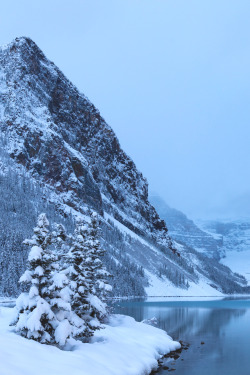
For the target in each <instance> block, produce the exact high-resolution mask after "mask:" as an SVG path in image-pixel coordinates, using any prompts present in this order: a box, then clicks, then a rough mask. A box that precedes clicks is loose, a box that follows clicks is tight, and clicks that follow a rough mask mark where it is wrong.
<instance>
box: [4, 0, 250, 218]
mask: <svg viewBox="0 0 250 375" xmlns="http://www.w3.org/2000/svg"><path fill="white" fill-rule="evenodd" d="M249 19H250V2H249V0H239V1H236V0H233V1H231V0H219V1H218V0H202V1H201V0H196V1H193V0H190V1H189V0H180V1H178V0H171V1H170V0H150V1H149V0H141V1H137V0H113V1H112V0H87V1H85V0H79V1H77V0H71V1H64V0H60V1H59V0H53V1H52V0H50V1H48V0H36V1H34V0H32V1H31V0H29V1H27V0H22V1H17V0H16V1H13V0H12V1H9V2H7V1H5V2H2V3H1V12H0V44H5V43H8V42H10V41H11V40H12V39H14V38H15V37H16V36H29V37H31V38H32V39H33V40H34V41H35V42H36V43H37V44H38V45H39V47H40V48H41V49H42V50H43V51H44V52H45V54H46V55H47V57H48V58H49V59H50V60H52V61H54V62H55V63H56V64H57V65H58V66H59V68H60V69H61V70H62V71H63V72H64V73H65V74H66V76H67V77H68V78H69V79H71V80H72V81H73V83H74V84H75V85H76V86H77V87H78V88H79V89H80V91H82V92H84V93H85V95H87V96H88V97H89V99H90V100H91V101H92V102H93V103H94V104H95V105H96V106H97V108H98V109H99V110H100V112H101V114H102V115H103V117H104V118H105V119H106V121H107V122H108V123H109V124H110V125H111V127H112V128H113V129H114V130H115V132H116V134H117V136H118V138H119V140H120V143H121V145H122V147H123V148H124V150H125V151H126V152H127V153H128V154H129V155H130V156H131V157H132V159H133V160H134V161H135V163H136V165H137V166H138V168H139V169H140V170H141V171H142V172H143V174H144V176H145V177H147V179H148V182H149V185H150V186H151V188H152V189H153V190H154V191H157V192H158V193H159V194H160V195H161V196H162V197H163V198H164V199H165V200H166V202H167V203H168V204H169V205H171V206H172V207H175V208H178V209H181V210H182V211H184V212H185V213H186V214H188V215H190V216H191V217H208V216H214V217H215V216H219V215H222V216H226V215H234V216H237V215H247V214H248V212H249V216H250V173H249V165H250V121H249V120H250V107H249V93H250V92H249V91H250V22H249Z"/></svg>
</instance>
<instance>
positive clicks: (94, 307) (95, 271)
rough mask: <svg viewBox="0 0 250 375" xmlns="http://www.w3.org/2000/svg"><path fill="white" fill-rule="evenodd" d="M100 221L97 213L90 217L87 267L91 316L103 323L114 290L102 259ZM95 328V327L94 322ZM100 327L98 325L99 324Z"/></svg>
mask: <svg viewBox="0 0 250 375" xmlns="http://www.w3.org/2000/svg"><path fill="white" fill-rule="evenodd" d="M99 232H100V230H99V219H98V215H97V213H96V212H92V213H91V215H90V223H88V233H87V238H86V246H85V247H86V266H87V267H88V272H89V279H90V287H91V289H90V295H89V304H90V315H91V317H92V318H95V319H97V321H99V322H102V321H103V320H104V318H105V317H106V316H107V315H108V311H107V304H106V299H107V295H108V293H109V292H110V291H111V290H112V287H111V285H109V283H108V282H107V278H108V277H109V276H110V274H109V272H107V271H106V269H105V267H104V265H103V262H102V260H101V258H102V257H103V255H104V250H103V248H102V247H101V244H100V240H99V237H100V233H99ZM92 324H93V328H94V327H95V323H94V320H92ZM97 326H98V324H97Z"/></svg>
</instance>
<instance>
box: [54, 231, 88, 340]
mask: <svg viewBox="0 0 250 375" xmlns="http://www.w3.org/2000/svg"><path fill="white" fill-rule="evenodd" d="M52 238H53V240H52V241H53V244H54V246H55V248H56V253H57V260H58V256H60V258H61V261H60V263H59V262H57V270H55V272H54V273H53V276H52V284H51V286H50V288H49V289H50V291H51V300H50V304H51V306H52V311H53V313H54V314H55V317H56V319H57V327H56V329H55V341H56V342H57V343H58V344H59V345H60V346H62V345H64V344H65V343H66V342H67V339H68V338H70V337H71V336H72V335H75V336H77V335H78V336H79V335H84V333H85V331H86V325H85V322H84V321H83V320H82V319H81V318H80V317H78V316H77V315H76V314H75V313H74V312H73V311H72V309H71V303H72V297H73V295H74V293H73V292H72V289H71V288H70V279H69V277H68V275H69V269H68V268H67V267H66V262H67V254H66V253H65V252H66V249H67V248H68V244H67V243H66V242H67V234H66V230H65V228H64V226H63V225H62V224H55V225H54V231H53V233H52ZM65 267H66V268H65Z"/></svg>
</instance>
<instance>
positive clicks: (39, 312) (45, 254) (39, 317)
mask: <svg viewBox="0 0 250 375" xmlns="http://www.w3.org/2000/svg"><path fill="white" fill-rule="evenodd" d="M48 226H49V222H48V220H47V218H46V215H45V214H41V215H39V217H38V221H37V226H36V227H35V228H34V235H33V237H32V239H31V240H25V241H24V243H25V244H27V245H30V246H32V248H31V250H30V253H29V256H28V269H27V270H26V271H25V273H24V274H23V275H22V276H21V278H20V283H22V284H24V285H25V286H26V287H29V292H26V293H22V294H21V295H20V296H19V297H18V298H17V301H16V310H17V316H16V319H15V321H14V322H13V324H14V325H15V326H16V331H17V332H19V333H20V334H21V335H22V336H24V337H27V338H29V339H33V340H36V341H39V342H41V343H52V342H53V340H54V330H55V326H56V317H55V315H54V313H53V312H52V310H51V306H50V304H49V302H48V301H49V299H50V289H49V286H50V285H49V280H50V276H51V272H52V269H53V263H54V261H55V258H54V255H53V253H52V252H51V251H50V250H49V248H48V247H49V245H50V242H51V236H50V233H49V230H48Z"/></svg>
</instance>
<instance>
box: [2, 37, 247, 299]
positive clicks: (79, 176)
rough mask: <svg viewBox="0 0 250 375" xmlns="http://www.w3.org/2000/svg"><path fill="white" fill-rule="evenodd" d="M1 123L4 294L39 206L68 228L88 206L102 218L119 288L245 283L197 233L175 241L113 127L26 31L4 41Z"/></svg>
mask: <svg viewBox="0 0 250 375" xmlns="http://www.w3.org/2000/svg"><path fill="white" fill-rule="evenodd" d="M0 130H1V137H0V142H1V152H0V193H1V194H0V195H1V197H2V198H1V199H2V205H1V207H0V217H1V220H0V223H1V227H0V228H1V240H0V249H1V253H0V292H1V293H2V294H9V295H14V294H16V293H17V292H18V283H17V280H18V277H19V274H21V273H22V272H23V268H24V266H25V261H26V258H27V254H26V250H25V249H24V247H23V245H21V243H22V240H23V239H24V238H25V237H27V236H28V235H30V232H31V229H32V226H34V224H35V223H34V222H35V217H36V215H37V214H38V213H40V212H41V210H42V211H46V213H47V214H48V216H49V218H50V220H51V221H54V220H56V221H58V220H59V221H62V222H63V223H64V224H65V225H66V227H67V229H68V230H69V231H71V230H72V227H73V217H74V216H75V215H78V214H83V215H87V214H88V209H89V208H91V209H94V210H96V211H97V212H98V213H99V215H100V217H101V218H102V242H103V246H104V247H105V248H106V249H107V255H106V259H105V261H106V265H107V268H108V270H109V271H111V273H113V274H114V278H113V281H112V282H113V287H114V294H115V295H143V294H144V293H145V292H146V293H147V294H149V295H174V294H177V295H182V294H189V295H190V294H191V295H194V294H199V295H209V294H210V295H211V294H220V293H221V292H226V293H230V292H244V290H245V289H244V286H245V280H244V278H242V277H241V276H239V275H235V274H233V273H232V272H231V271H230V269H228V268H227V267H225V266H223V265H221V264H220V263H218V261H217V260H216V259H212V258H211V259H209V258H208V257H207V256H206V254H202V253H200V252H198V251H196V250H195V249H193V248H192V247H191V246H193V243H194V242H192V241H191V240H190V241H191V242H189V243H188V245H187V244H186V243H185V244H182V243H180V242H179V243H178V242H176V241H175V242H174V243H173V242H172V240H171V238H170V236H169V234H168V229H167V226H166V224H165V222H164V220H162V218H161V217H160V216H159V214H158V213H157V211H156V209H155V208H154V206H153V205H152V204H151V203H150V202H149V200H148V184H147V181H146V179H145V178H144V177H143V175H142V174H141V172H139V171H138V170H137V168H136V166H135V164H134V162H133V161H132V160H131V159H130V158H129V157H128V156H127V155H126V153H125V152H124V151H123V150H122V149H121V147H120V144H119V141H118V139H117V137H116V135H115V134H114V132H113V130H112V129H111V128H110V127H109V126H108V125H107V124H106V122H105V120H104V119H103V118H102V117H101V115H100V113H99V111H98V110H97V109H96V108H95V106H94V105H93V104H92V103H91V102H90V101H89V100H88V99H87V98H86V97H85V96H84V95H83V94H81V93H80V92H79V91H78V90H77V88H76V87H75V86H74V85H73V84H72V83H71V82H70V81H69V80H68V79H67V78H66V77H65V76H64V75H63V73H62V72H61V71H60V70H59V69H58V68H57V67H56V66H55V65H54V64H53V63H52V62H51V61H49V60H48V59H47V58H46V57H45V56H44V54H43V53H42V51H41V50H40V49H39V48H38V47H37V46H36V44H35V43H34V42H33V41H32V40H30V39H29V38H16V39H15V40H14V41H13V42H12V43H10V44H8V45H7V46H4V47H2V48H1V49H0ZM170 183H171V181H170ZM178 230H179V231H181V230H182V229H181V228H180V229H178ZM208 237H209V236H208ZM209 238H210V240H211V241H212V239H213V237H212V236H210V237H209ZM176 239H177V240H179V239H178V238H176ZM214 243H216V241H215V240H214ZM198 247H199V246H198ZM208 247H209V246H208ZM199 250H200V249H199Z"/></svg>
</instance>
